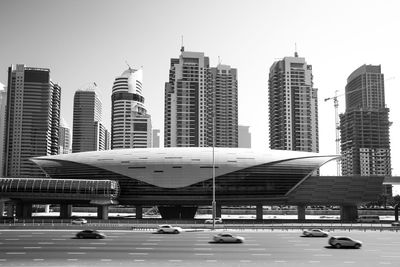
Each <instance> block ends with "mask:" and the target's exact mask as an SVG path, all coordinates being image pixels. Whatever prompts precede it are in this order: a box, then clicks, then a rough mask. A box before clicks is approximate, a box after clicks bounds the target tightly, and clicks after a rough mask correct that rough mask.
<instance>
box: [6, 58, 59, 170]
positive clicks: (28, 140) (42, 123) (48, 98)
mask: <svg viewBox="0 0 400 267" xmlns="http://www.w3.org/2000/svg"><path fill="white" fill-rule="evenodd" d="M7 94H8V95H7V112H6V134H5V137H6V138H5V155H7V156H6V157H5V164H4V168H5V169H4V173H5V176H6V177H40V176H43V172H42V171H41V170H40V169H39V168H38V167H37V166H36V164H34V163H32V162H31V161H29V158H32V157H37V156H46V155H56V154H58V126H59V122H60V101H61V99H60V96H61V88H60V86H58V85H57V84H55V83H53V82H52V81H51V79H50V70H49V69H43V68H30V67H26V66H25V65H23V64H17V65H12V66H11V67H9V69H8V85H7Z"/></svg>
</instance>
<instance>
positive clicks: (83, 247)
mask: <svg viewBox="0 0 400 267" xmlns="http://www.w3.org/2000/svg"><path fill="white" fill-rule="evenodd" d="M79 248H80V249H96V247H79Z"/></svg>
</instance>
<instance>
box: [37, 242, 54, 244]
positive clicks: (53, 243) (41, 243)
mask: <svg viewBox="0 0 400 267" xmlns="http://www.w3.org/2000/svg"><path fill="white" fill-rule="evenodd" d="M38 244H39V245H53V244H54V242H38Z"/></svg>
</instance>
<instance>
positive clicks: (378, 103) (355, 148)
mask: <svg viewBox="0 0 400 267" xmlns="http://www.w3.org/2000/svg"><path fill="white" fill-rule="evenodd" d="M345 96H346V111H345V113H344V114H340V134H341V139H340V140H341V152H342V158H341V166H342V174H343V175H362V176H368V175H382V176H386V175H391V174H392V173H391V157H390V137H389V126H390V122H389V109H388V108H387V107H386V104H385V86H384V75H383V73H381V66H380V65H378V66H376V65H363V66H361V67H359V68H358V69H356V70H355V71H354V72H353V73H352V74H351V75H350V76H349V77H348V79H347V85H346V94H345ZM384 194H387V195H391V194H392V192H391V186H385V187H384Z"/></svg>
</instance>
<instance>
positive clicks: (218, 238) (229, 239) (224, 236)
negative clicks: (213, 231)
mask: <svg viewBox="0 0 400 267" xmlns="http://www.w3.org/2000/svg"><path fill="white" fill-rule="evenodd" d="M213 241H214V242H218V243H243V242H244V237H241V236H234V235H232V234H230V233H220V234H217V235H215V236H214V237H213Z"/></svg>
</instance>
